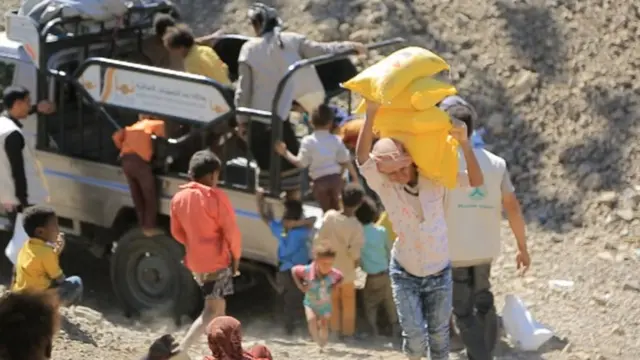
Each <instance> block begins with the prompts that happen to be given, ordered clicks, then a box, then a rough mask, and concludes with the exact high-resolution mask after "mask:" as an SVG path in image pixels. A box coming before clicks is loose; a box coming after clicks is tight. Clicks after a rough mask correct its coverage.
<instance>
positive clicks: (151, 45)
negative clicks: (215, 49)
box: [142, 14, 223, 71]
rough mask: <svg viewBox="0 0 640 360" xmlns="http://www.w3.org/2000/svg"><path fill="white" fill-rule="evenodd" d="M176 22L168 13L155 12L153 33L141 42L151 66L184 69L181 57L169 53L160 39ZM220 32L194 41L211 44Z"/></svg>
mask: <svg viewBox="0 0 640 360" xmlns="http://www.w3.org/2000/svg"><path fill="white" fill-rule="evenodd" d="M177 24H178V23H177V21H176V19H175V18H174V17H173V16H171V15H170V14H157V15H156V16H155V18H154V19H153V30H154V32H155V34H154V36H151V37H149V38H147V39H145V40H144V41H143V43H142V52H143V53H144V54H145V55H146V56H147V57H149V59H150V60H151V64H152V65H153V66H156V67H160V68H164V69H171V70H176V71H182V70H184V64H183V59H182V57H181V56H178V55H177V54H171V53H170V52H169V50H168V49H167V48H166V47H165V46H164V42H163V41H162V38H163V37H164V35H165V34H166V33H167V30H168V29H169V28H172V27H174V26H176V25H177ZM222 34H223V32H222V31H221V30H218V31H216V32H213V33H212V34H210V35H206V36H201V37H199V38H196V39H195V42H196V43H198V44H203V45H204V44H207V45H213V44H215V42H216V41H217V39H218V38H219V37H220V36H221V35H222Z"/></svg>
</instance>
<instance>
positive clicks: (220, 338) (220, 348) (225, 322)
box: [204, 316, 273, 360]
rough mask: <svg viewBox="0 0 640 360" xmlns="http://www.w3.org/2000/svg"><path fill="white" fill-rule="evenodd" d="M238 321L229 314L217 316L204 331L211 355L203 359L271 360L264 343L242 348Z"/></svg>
mask: <svg viewBox="0 0 640 360" xmlns="http://www.w3.org/2000/svg"><path fill="white" fill-rule="evenodd" d="M240 328H241V326H240V321H238V320H237V319H236V318H233V317H231V316H218V317H217V318H215V319H213V320H212V321H211V322H210V323H209V325H208V326H207V329H206V331H205V333H206V335H207V341H208V342H209V349H210V350H211V356H205V357H204V360H273V357H272V356H271V352H270V351H269V349H268V348H267V347H266V346H264V345H255V346H254V347H252V348H251V349H250V350H249V351H245V350H244V349H242V330H241V329H240Z"/></svg>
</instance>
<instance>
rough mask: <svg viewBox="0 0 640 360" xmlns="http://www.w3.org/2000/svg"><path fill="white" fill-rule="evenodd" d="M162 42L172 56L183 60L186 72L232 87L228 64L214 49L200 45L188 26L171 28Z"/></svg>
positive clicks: (179, 25) (181, 25) (180, 25)
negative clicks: (174, 55)
mask: <svg viewBox="0 0 640 360" xmlns="http://www.w3.org/2000/svg"><path fill="white" fill-rule="evenodd" d="M162 41H163V42H164V46H165V47H166V48H167V49H168V50H169V52H170V53H171V54H176V55H177V56H180V57H181V58H182V59H183V61H184V70H185V71H186V72H188V73H192V74H197V75H202V76H206V77H209V78H211V79H213V80H214V81H216V82H218V83H220V84H222V85H231V80H229V69H228V68H227V64H225V63H224V62H223V61H222V60H221V59H220V57H219V56H218V54H216V52H215V51H214V50H213V49H212V48H210V47H208V46H205V45H199V44H198V43H197V41H196V38H195V37H194V36H193V32H192V31H191V29H190V28H189V27H188V26H186V25H184V24H178V25H176V26H174V27H170V28H169V29H167V31H166V33H165V34H164V36H163V37H162Z"/></svg>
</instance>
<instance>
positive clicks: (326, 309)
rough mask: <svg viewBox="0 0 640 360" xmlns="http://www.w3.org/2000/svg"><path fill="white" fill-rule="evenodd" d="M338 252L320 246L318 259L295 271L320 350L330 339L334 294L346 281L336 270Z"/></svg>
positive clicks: (316, 249)
mask: <svg viewBox="0 0 640 360" xmlns="http://www.w3.org/2000/svg"><path fill="white" fill-rule="evenodd" d="M335 257H336V253H335V252H334V251H333V250H331V249H330V248H329V247H327V246H325V245H319V246H316V248H315V249H314V260H313V262H312V263H311V264H309V265H297V266H294V267H293V269H291V273H292V274H293V280H294V281H295V283H296V286H297V287H298V289H300V291H302V292H303V293H304V294H305V295H304V301H303V304H304V309H305V314H306V317H307V324H308V325H309V334H310V335H311V337H312V338H313V341H315V342H316V343H317V344H318V345H319V346H320V348H323V347H324V346H325V345H326V344H327V341H328V338H329V319H330V318H331V291H332V290H333V289H334V288H335V287H336V286H337V285H338V284H340V282H341V281H342V273H340V271H338V270H337V269H335V268H334V267H333V261H334V260H335Z"/></svg>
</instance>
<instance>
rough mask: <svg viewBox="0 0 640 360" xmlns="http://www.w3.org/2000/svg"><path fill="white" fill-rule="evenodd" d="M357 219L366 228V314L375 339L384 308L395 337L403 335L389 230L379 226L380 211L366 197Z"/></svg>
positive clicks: (363, 262) (362, 258) (363, 254)
mask: <svg viewBox="0 0 640 360" xmlns="http://www.w3.org/2000/svg"><path fill="white" fill-rule="evenodd" d="M356 218H358V220H359V221H360V223H361V224H362V226H363V228H364V246H363V247H362V251H361V252H360V266H361V267H362V270H363V271H364V272H365V273H366V274H367V282H366V285H365V287H364V293H363V299H364V311H365V315H366V317H367V322H368V323H369V327H370V328H371V330H372V332H373V336H376V337H377V336H378V335H379V331H378V323H377V321H378V310H379V308H380V306H382V307H383V308H384V310H385V311H386V313H387V318H388V320H389V324H390V325H391V327H392V331H391V333H392V335H393V336H395V335H399V332H398V330H397V329H398V315H397V314H396V306H395V304H394V303H393V294H392V292H391V280H390V279H389V271H388V270H389V254H390V252H391V246H390V244H389V242H388V241H387V230H386V229H385V228H384V227H382V226H380V225H376V224H375V221H376V219H377V218H378V209H377V207H376V203H375V202H374V201H373V199H371V198H369V197H366V198H365V199H364V201H363V202H362V205H360V207H359V208H358V210H356Z"/></svg>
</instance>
